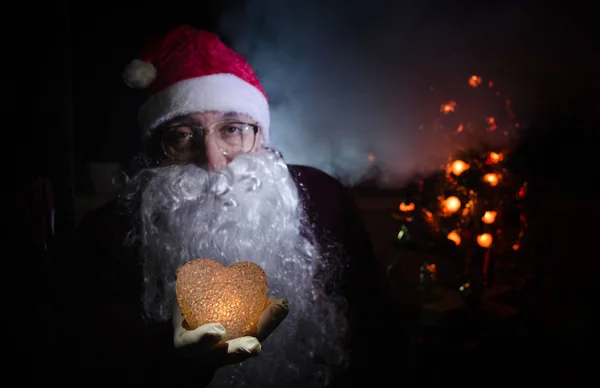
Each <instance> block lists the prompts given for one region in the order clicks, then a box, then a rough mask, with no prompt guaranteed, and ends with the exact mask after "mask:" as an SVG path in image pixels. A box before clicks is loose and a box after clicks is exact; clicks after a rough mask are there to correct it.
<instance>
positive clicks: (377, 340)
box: [343, 190, 393, 377]
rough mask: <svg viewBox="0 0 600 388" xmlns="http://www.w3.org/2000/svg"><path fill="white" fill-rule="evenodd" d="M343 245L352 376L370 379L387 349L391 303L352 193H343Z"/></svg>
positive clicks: (381, 267)
mask: <svg viewBox="0 0 600 388" xmlns="http://www.w3.org/2000/svg"><path fill="white" fill-rule="evenodd" d="M343 198H344V201H343V203H344V205H345V206H344V208H345V209H344V214H345V220H344V221H345V233H344V234H345V236H344V240H345V243H344V245H345V246H346V251H347V252H348V255H349V260H350V266H349V286H348V290H347V293H348V299H349V301H350V306H351V309H352V317H351V319H352V327H353V329H352V333H351V348H352V355H353V356H352V365H351V373H352V374H353V375H357V376H358V377H360V376H371V375H372V374H373V373H374V371H375V370H376V369H377V368H378V367H379V365H381V360H382V359H383V358H384V357H385V356H384V354H386V353H387V352H388V351H389V349H386V347H387V345H388V343H386V341H385V339H384V338H383V337H384V336H385V335H386V334H389V333H386V331H387V330H386V326H387V325H388V324H389V323H390V322H391V320H390V319H391V314H392V312H393V310H392V309H393V303H392V301H391V297H390V292H389V287H388V283H387V280H386V276H385V270H384V268H383V266H381V265H379V262H378V260H377V258H376V256H375V254H374V252H373V246H372V244H371V239H370V237H369V233H368V230H367V228H366V225H365V222H364V219H363V216H362V214H361V211H360V210H359V208H358V206H357V204H356V202H355V200H354V197H353V195H352V193H351V192H350V191H349V190H345V192H344V193H343Z"/></svg>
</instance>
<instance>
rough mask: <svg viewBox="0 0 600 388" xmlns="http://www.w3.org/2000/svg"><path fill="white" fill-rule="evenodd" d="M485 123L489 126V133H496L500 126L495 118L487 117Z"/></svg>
mask: <svg viewBox="0 0 600 388" xmlns="http://www.w3.org/2000/svg"><path fill="white" fill-rule="evenodd" d="M485 121H486V122H487V124H488V127H487V129H488V131H495V130H496V129H498V125H496V119H495V118H493V117H486V119H485Z"/></svg>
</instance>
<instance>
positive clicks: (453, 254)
mask: <svg viewBox="0 0 600 388" xmlns="http://www.w3.org/2000/svg"><path fill="white" fill-rule="evenodd" d="M468 85H469V87H471V88H473V89H476V88H480V87H481V85H482V79H481V77H478V76H472V77H470V78H469V80H468ZM486 86H487V87H488V89H491V91H492V92H493V93H492V95H493V96H494V97H498V96H499V95H500V94H499V93H498V92H494V91H493V89H492V88H493V83H492V82H489V83H488V84H487V85H486ZM496 106H497V104H494V107H496ZM503 106H504V109H503V115H499V114H498V112H499V111H496V115H494V116H491V115H489V116H486V117H483V118H475V119H473V120H468V121H467V120H465V118H468V112H467V113H466V114H465V112H463V114H462V115H461V116H460V118H459V121H456V118H452V117H451V115H452V114H453V113H454V112H456V111H457V110H458V109H460V104H458V103H456V102H455V101H448V102H445V103H443V104H441V107H440V115H441V116H440V119H438V120H436V122H435V125H437V126H438V129H439V128H440V127H442V128H444V127H445V128H453V131H452V132H453V133H452V134H451V136H456V134H461V133H462V132H463V131H465V128H468V130H467V132H468V133H469V132H470V133H473V131H483V132H484V133H486V134H489V135H490V136H497V135H498V133H500V134H501V135H504V136H506V135H507V134H509V130H511V129H515V128H516V129H518V128H519V124H518V123H517V122H516V121H515V118H514V114H513V112H512V107H511V105H510V100H506V101H505V103H504V104H503ZM499 116H500V117H502V120H499V119H498V117H499ZM463 120H464V121H463ZM478 123H481V125H477V124H478ZM468 133H467V136H468ZM459 136H460V135H459ZM509 160H510V150H509V149H508V148H504V149H494V147H493V146H486V145H480V146H478V147H473V148H471V149H465V148H464V147H461V146H457V147H456V150H455V151H454V152H453V153H452V154H451V155H450V156H449V159H448V160H447V162H446V163H445V164H444V165H443V166H442V167H441V168H440V169H439V171H437V172H435V173H433V174H431V175H430V176H427V177H423V178H417V179H415V180H414V181H413V182H411V183H410V184H409V185H407V186H406V187H405V189H404V190H403V195H402V198H399V200H400V203H399V206H398V209H397V211H395V212H394V213H393V214H392V216H393V217H394V218H395V219H397V220H398V221H399V223H400V227H399V232H398V235H397V240H398V242H399V243H400V244H401V245H402V246H403V247H405V248H408V249H413V250H426V251H428V252H435V253H436V254H437V255H438V256H439V257H444V258H445V259H448V260H459V261H461V263H462V265H461V268H462V270H461V273H460V274H457V276H458V278H460V281H458V283H457V284H456V286H457V287H459V289H460V291H461V292H463V293H465V295H471V294H473V293H475V294H477V295H478V296H480V295H481V292H482V291H481V290H483V289H485V288H486V287H490V286H492V285H493V284H494V283H496V282H500V283H502V284H511V285H518V284H522V283H523V281H524V280H525V279H526V278H527V276H528V271H529V264H530V263H529V262H528V257H529V249H528V248H529V247H528V241H527V238H528V234H527V232H528V229H527V226H528V225H527V212H526V206H525V202H524V199H525V197H526V194H527V182H525V181H523V180H522V179H520V178H519V177H518V176H515V175H514V174H512V173H511V171H510V169H509V168H508V167H507V166H508V165H509V163H508V162H509ZM437 265H438V266H439V265H440V264H437ZM435 271H436V265H435V263H426V264H424V266H423V267H422V272H421V274H420V276H421V277H422V278H428V277H431V276H434V275H435ZM476 290H477V291H476Z"/></svg>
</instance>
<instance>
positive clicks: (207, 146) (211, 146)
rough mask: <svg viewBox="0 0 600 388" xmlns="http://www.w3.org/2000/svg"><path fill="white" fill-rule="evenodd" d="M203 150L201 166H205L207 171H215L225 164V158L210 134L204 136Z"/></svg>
mask: <svg viewBox="0 0 600 388" xmlns="http://www.w3.org/2000/svg"><path fill="white" fill-rule="evenodd" d="M204 150H205V155H206V158H205V159H204V160H203V161H202V166H201V167H205V168H206V169H207V170H209V171H216V170H220V169H222V168H223V167H225V166H226V165H227V158H226V157H225V155H224V154H223V151H221V149H220V148H219V146H218V145H217V143H216V142H215V140H214V139H213V137H212V136H205V137H204Z"/></svg>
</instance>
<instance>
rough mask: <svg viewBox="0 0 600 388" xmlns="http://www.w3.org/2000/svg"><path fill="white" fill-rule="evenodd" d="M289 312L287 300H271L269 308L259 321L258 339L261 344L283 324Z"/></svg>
mask: <svg viewBox="0 0 600 388" xmlns="http://www.w3.org/2000/svg"><path fill="white" fill-rule="evenodd" d="M289 311H290V307H289V303H288V300H287V298H279V299H275V298H270V300H269V303H268V304H267V307H266V308H265V310H264V311H263V312H262V314H261V315H260V318H259V320H258V328H257V331H256V338H258V340H259V341H261V342H262V341H264V340H265V339H266V338H267V337H268V336H269V334H271V333H272V332H273V330H275V329H276V328H277V326H279V324H280V323H281V322H283V320H284V319H285V317H287V315H288V313H289Z"/></svg>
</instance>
